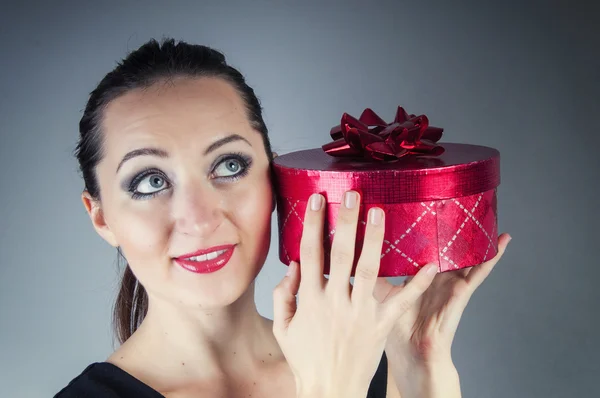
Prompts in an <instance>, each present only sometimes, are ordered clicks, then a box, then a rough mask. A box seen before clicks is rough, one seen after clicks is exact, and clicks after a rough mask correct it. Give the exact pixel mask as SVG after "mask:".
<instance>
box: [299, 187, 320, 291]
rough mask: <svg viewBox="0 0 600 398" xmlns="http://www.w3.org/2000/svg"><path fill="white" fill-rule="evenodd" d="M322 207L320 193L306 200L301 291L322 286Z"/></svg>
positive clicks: (301, 252) (302, 240)
mask: <svg viewBox="0 0 600 398" xmlns="http://www.w3.org/2000/svg"><path fill="white" fill-rule="evenodd" d="M324 208H325V198H324V197H323V196H322V195H320V194H313V195H311V197H310V198H309V200H308V202H307V206H306V212H305V215H304V226H303V229H302V238H301V239H300V264H301V265H300V267H301V273H302V281H301V283H300V291H301V292H302V291H304V290H314V289H322V288H323V281H324V279H325V278H324V276H323V222H324V217H325V216H324V215H325V210H324Z"/></svg>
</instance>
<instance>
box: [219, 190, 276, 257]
mask: <svg viewBox="0 0 600 398" xmlns="http://www.w3.org/2000/svg"><path fill="white" fill-rule="evenodd" d="M228 201H229V206H230V208H231V209H233V210H232V211H233V217H232V219H233V220H235V221H234V222H235V224H236V227H237V229H238V230H239V231H240V233H241V235H242V236H241V238H242V239H243V242H242V243H243V244H244V246H246V248H247V249H248V246H251V247H253V248H255V250H257V251H259V252H262V251H265V250H268V247H269V243H270V239H271V236H270V234H271V214H272V206H273V198H272V191H271V186H270V184H269V183H268V181H266V182H264V181H263V182H261V183H257V184H256V185H253V186H252V189H248V190H247V191H246V192H244V193H237V194H236V195H235V197H231V198H229V200H228ZM265 247H266V249H265ZM259 255H260V254H259Z"/></svg>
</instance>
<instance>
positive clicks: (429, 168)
mask: <svg viewBox="0 0 600 398" xmlns="http://www.w3.org/2000/svg"><path fill="white" fill-rule="evenodd" d="M440 145H442V146H443V147H444V149H445V151H444V153H442V154H441V155H439V156H406V157H402V158H400V159H398V160H396V161H392V162H377V161H369V160H363V159H348V158H337V157H333V156H330V155H328V154H327V153H325V152H324V151H323V149H321V148H317V149H308V150H302V151H296V152H291V153H288V154H285V155H281V156H278V157H277V158H275V159H274V160H273V171H274V175H275V184H276V187H277V191H278V194H279V195H281V196H283V197H286V198H295V199H299V200H306V199H307V198H308V197H309V196H310V195H311V194H313V193H316V192H319V193H321V194H323V195H324V196H325V197H326V199H327V201H328V202H330V203H339V202H340V200H341V198H342V195H343V193H344V192H345V191H347V190H350V189H353V190H356V191H358V192H360V193H361V201H362V203H404V202H420V201H428V200H443V199H450V198H456V197H461V196H468V195H474V194H477V193H479V192H485V191H488V190H490V189H494V188H496V187H497V186H498V185H499V184H500V153H499V152H498V150H496V149H494V148H490V147H485V146H479V145H470V144H458V143H440Z"/></svg>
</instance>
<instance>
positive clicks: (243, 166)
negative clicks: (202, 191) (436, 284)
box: [211, 154, 252, 180]
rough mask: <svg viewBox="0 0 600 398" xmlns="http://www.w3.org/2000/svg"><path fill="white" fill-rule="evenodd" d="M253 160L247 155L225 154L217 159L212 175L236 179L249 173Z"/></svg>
mask: <svg viewBox="0 0 600 398" xmlns="http://www.w3.org/2000/svg"><path fill="white" fill-rule="evenodd" d="M251 162H252V160H251V158H250V157H248V156H246V155H242V154H229V155H225V156H223V157H221V158H219V159H217V161H216V162H215V166H214V167H213V171H212V173H211V176H212V178H214V179H218V180H236V179H238V178H241V177H243V176H245V175H246V174H247V173H248V169H249V167H250V164H251Z"/></svg>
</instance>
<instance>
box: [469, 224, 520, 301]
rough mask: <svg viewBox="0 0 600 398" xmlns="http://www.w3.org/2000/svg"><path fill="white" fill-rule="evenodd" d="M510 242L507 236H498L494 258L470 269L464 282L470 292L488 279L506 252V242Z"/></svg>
mask: <svg viewBox="0 0 600 398" xmlns="http://www.w3.org/2000/svg"><path fill="white" fill-rule="evenodd" d="M510 240H511V237H510V235H509V234H502V235H500V236H499V237H498V253H497V254H496V256H495V257H494V258H492V259H491V260H489V261H486V262H485V263H483V264H479V265H476V266H474V267H472V268H471V271H470V272H469V274H468V275H467V278H466V281H467V283H468V284H469V286H470V287H471V290H472V291H474V290H475V289H477V288H478V287H479V285H481V284H482V283H483V281H484V280H485V279H486V278H487V277H488V275H489V274H490V272H492V270H493V269H494V266H495V265H496V264H497V263H498V261H499V260H500V258H502V256H503V255H504V251H505V250H506V246H507V245H508V242H510Z"/></svg>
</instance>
